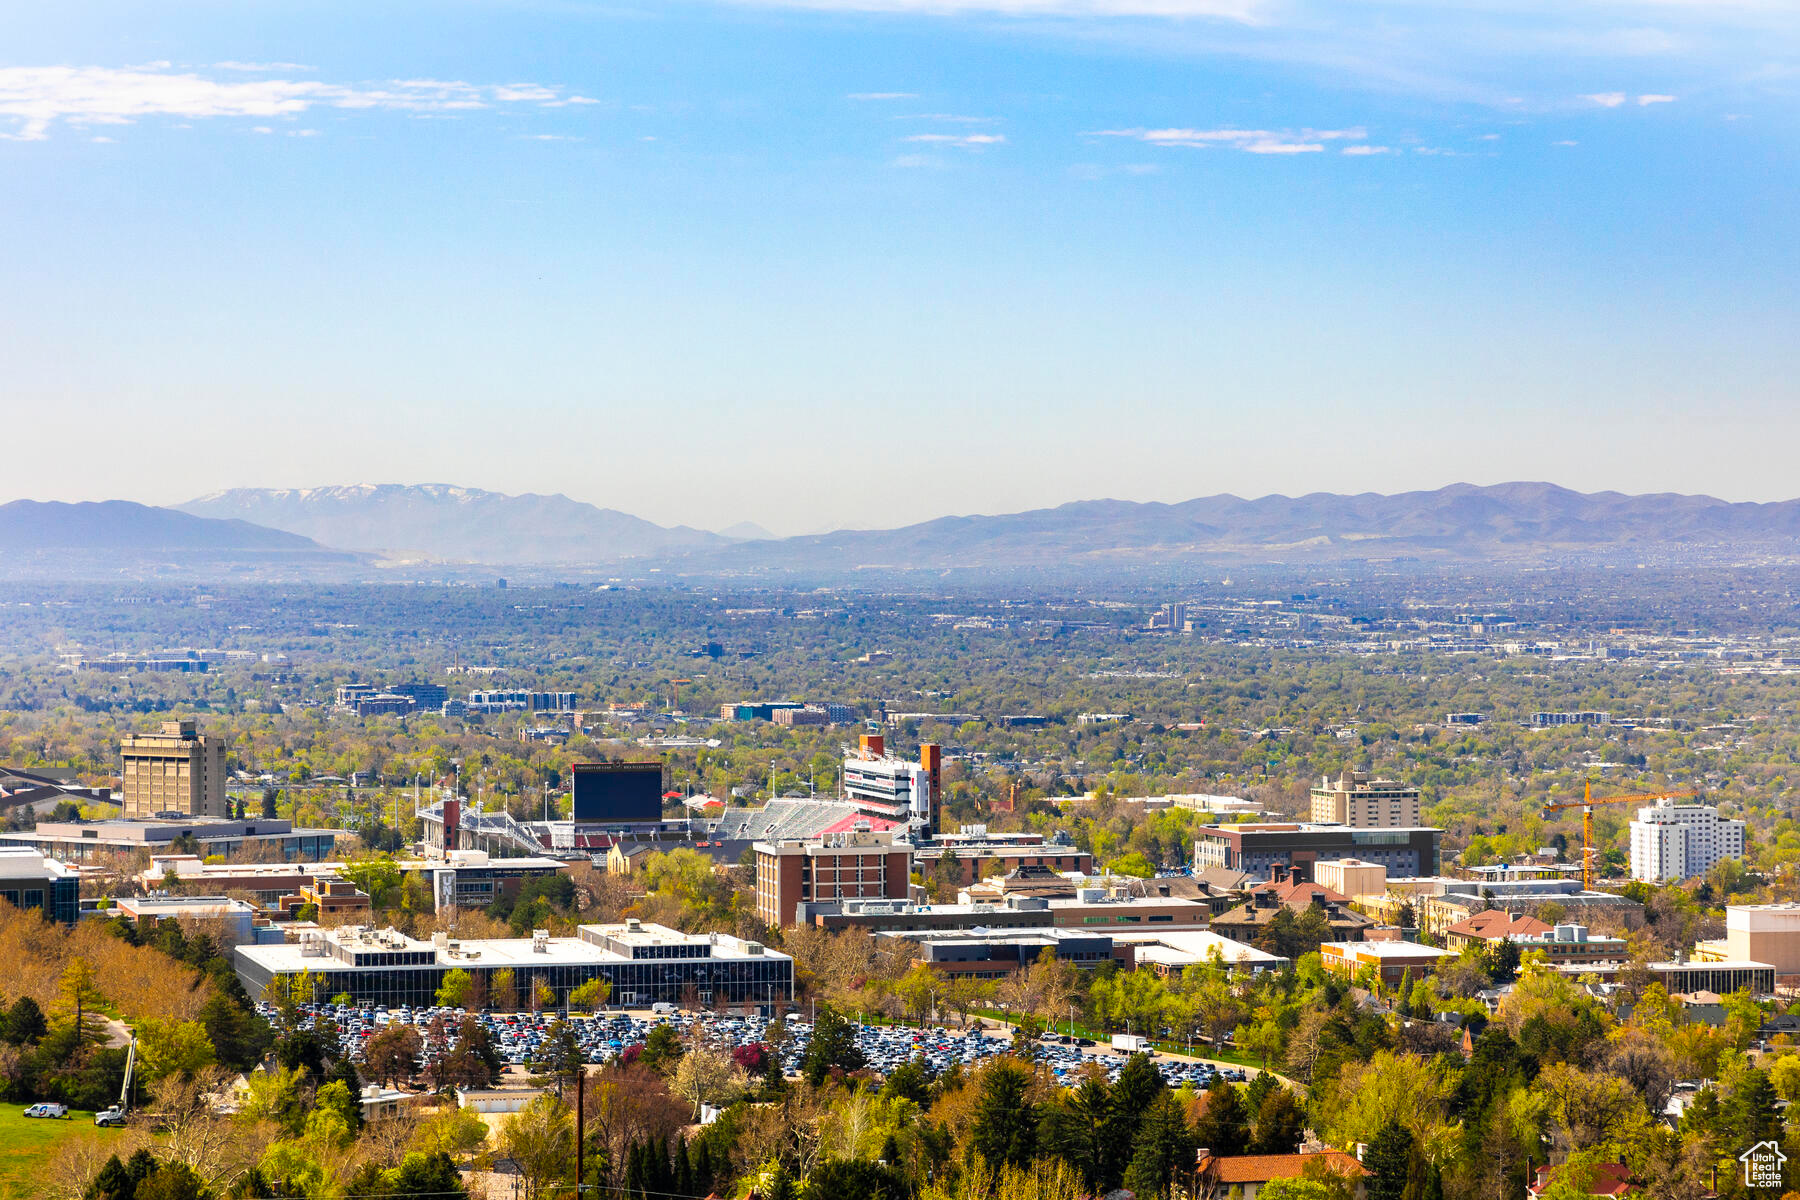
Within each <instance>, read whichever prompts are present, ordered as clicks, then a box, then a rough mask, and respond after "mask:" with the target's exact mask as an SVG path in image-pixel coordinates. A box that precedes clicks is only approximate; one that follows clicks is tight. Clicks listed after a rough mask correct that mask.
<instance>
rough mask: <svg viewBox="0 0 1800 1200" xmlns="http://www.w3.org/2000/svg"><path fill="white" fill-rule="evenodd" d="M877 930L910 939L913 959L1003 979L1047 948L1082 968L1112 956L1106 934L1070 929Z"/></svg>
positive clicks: (944, 971) (940, 969)
mask: <svg viewBox="0 0 1800 1200" xmlns="http://www.w3.org/2000/svg"><path fill="white" fill-rule="evenodd" d="M876 936H877V937H883V938H890V939H893V940H896V941H906V942H912V943H913V944H914V945H915V946H916V947H917V954H916V956H915V957H914V958H913V962H914V963H915V964H918V965H920V966H925V967H929V968H931V969H932V970H933V971H936V972H937V973H938V974H940V975H945V976H949V977H952V978H957V979H1004V978H1005V977H1006V976H1008V975H1011V974H1013V973H1014V972H1015V971H1022V970H1024V969H1025V968H1026V967H1029V966H1030V965H1031V964H1032V963H1035V962H1036V961H1037V960H1038V957H1039V956H1040V955H1041V954H1043V953H1044V951H1046V950H1048V951H1049V952H1050V955H1051V957H1053V958H1055V959H1056V960H1057V961H1059V962H1066V963H1068V964H1069V965H1071V966H1074V967H1080V968H1083V969H1091V968H1094V967H1098V966H1099V965H1100V964H1101V963H1105V962H1110V961H1112V960H1113V957H1114V950H1113V939H1112V935H1111V934H1105V933H1087V932H1082V931H1078V930H1074V929H986V930H984V929H972V930H969V931H967V932H959V933H942V932H936V931H921V930H895V931H888V932H883V933H880V934H877V935H876Z"/></svg>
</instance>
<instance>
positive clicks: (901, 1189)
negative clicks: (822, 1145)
mask: <svg viewBox="0 0 1800 1200" xmlns="http://www.w3.org/2000/svg"><path fill="white" fill-rule="evenodd" d="M905 1196H906V1181H905V1179H903V1178H902V1177H901V1175H900V1173H899V1172H898V1171H896V1170H894V1169H893V1168H892V1167H884V1166H881V1165H879V1164H877V1163H872V1162H862V1161H860V1160H857V1159H834V1160H832V1161H830V1162H823V1163H820V1164H819V1165H818V1166H816V1167H814V1168H813V1172H812V1174H811V1175H808V1176H807V1177H806V1186H805V1187H803V1188H801V1189H800V1200H904V1198H905Z"/></svg>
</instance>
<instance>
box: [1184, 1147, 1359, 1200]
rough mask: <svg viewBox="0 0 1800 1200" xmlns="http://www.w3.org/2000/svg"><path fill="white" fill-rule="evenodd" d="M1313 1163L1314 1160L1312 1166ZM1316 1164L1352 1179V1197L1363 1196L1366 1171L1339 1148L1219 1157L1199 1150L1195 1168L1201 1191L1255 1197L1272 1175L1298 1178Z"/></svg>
mask: <svg viewBox="0 0 1800 1200" xmlns="http://www.w3.org/2000/svg"><path fill="white" fill-rule="evenodd" d="M1314 1164H1317V1165H1316V1166H1315V1165H1314ZM1309 1166H1312V1167H1313V1169H1314V1170H1317V1169H1319V1168H1320V1167H1322V1168H1324V1169H1325V1170H1328V1171H1331V1172H1333V1173H1334V1174H1337V1175H1341V1176H1343V1177H1344V1178H1345V1179H1347V1180H1352V1181H1354V1184H1355V1189H1356V1190H1355V1192H1354V1195H1355V1197H1356V1200H1364V1197H1365V1196H1366V1194H1367V1192H1366V1185H1365V1183H1364V1180H1365V1179H1366V1177H1367V1176H1368V1171H1367V1170H1366V1169H1365V1168H1364V1167H1363V1165H1362V1164H1361V1163H1359V1162H1357V1161H1356V1159H1354V1158H1352V1157H1351V1156H1350V1155H1348V1154H1345V1153H1344V1152H1343V1151H1342V1150H1320V1151H1314V1152H1311V1153H1301V1154H1236V1155H1231V1156H1229V1157H1220V1156H1218V1155H1214V1154H1209V1153H1208V1152H1207V1151H1205V1150H1201V1151H1200V1156H1199V1162H1198V1169H1199V1174H1200V1184H1201V1187H1202V1188H1203V1189H1210V1191H1203V1192H1202V1194H1203V1195H1206V1194H1213V1195H1220V1196H1225V1195H1230V1196H1234V1197H1235V1196H1240V1195H1241V1196H1242V1197H1243V1200H1257V1196H1258V1195H1259V1194H1261V1192H1262V1189H1263V1188H1265V1187H1267V1186H1268V1184H1269V1181H1270V1180H1272V1179H1301V1178H1304V1177H1305V1176H1306V1172H1307V1168H1308V1167H1309Z"/></svg>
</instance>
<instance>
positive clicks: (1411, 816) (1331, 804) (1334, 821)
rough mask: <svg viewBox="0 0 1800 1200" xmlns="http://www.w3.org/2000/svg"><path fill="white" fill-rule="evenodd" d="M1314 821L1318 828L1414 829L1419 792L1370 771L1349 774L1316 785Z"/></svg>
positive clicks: (1322, 780) (1314, 787) (1313, 797)
mask: <svg viewBox="0 0 1800 1200" xmlns="http://www.w3.org/2000/svg"><path fill="white" fill-rule="evenodd" d="M1312 819H1313V823H1314V824H1317V825H1354V826H1356V827H1358V828H1361V829H1411V828H1413V827H1415V826H1417V825H1418V823H1419V789H1418V788H1416V787H1410V786H1408V785H1407V784H1404V783H1395V782H1394V781H1393V780H1392V779H1373V778H1370V776H1369V773H1368V772H1367V771H1345V772H1344V773H1342V774H1341V775H1339V776H1338V777H1337V778H1336V779H1330V778H1325V779H1321V780H1319V782H1318V783H1316V784H1314V785H1313V789H1312Z"/></svg>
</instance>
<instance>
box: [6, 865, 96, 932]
mask: <svg viewBox="0 0 1800 1200" xmlns="http://www.w3.org/2000/svg"><path fill="white" fill-rule="evenodd" d="M0 901H4V902H5V903H7V904H10V905H12V906H13V907H14V908H18V909H25V910H33V909H35V910H36V911H37V912H39V913H40V914H42V915H43V917H44V918H45V919H46V920H50V921H61V922H62V923H63V924H65V925H73V924H74V923H75V918H76V916H77V914H78V913H79V912H80V908H81V881H80V879H79V878H77V876H76V873H75V872H74V871H72V870H70V869H69V868H68V867H65V866H63V864H61V863H60V862H57V861H56V860H55V859H54V858H50V857H49V856H47V855H43V854H40V853H38V852H37V851H35V850H33V849H32V848H31V847H29V846H0Z"/></svg>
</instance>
